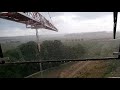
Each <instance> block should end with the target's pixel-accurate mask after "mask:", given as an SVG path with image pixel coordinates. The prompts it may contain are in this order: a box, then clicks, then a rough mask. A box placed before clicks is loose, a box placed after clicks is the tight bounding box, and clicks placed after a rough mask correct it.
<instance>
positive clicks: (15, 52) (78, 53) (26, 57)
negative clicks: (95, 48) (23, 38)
mask: <svg viewBox="0 0 120 90" xmlns="http://www.w3.org/2000/svg"><path fill="white" fill-rule="evenodd" d="M40 47H41V49H40V52H38V46H37V43H36V42H34V41H30V42H27V43H24V44H21V45H19V46H17V48H15V49H12V50H8V51H6V52H5V53H4V56H6V57H9V58H10V60H11V62H14V61H33V60H34V61H36V60H51V59H52V60H59V59H75V58H81V57H83V56H84V54H85V48H84V47H83V46H82V45H81V44H78V45H75V46H72V47H71V46H65V45H63V43H62V42H61V41H59V40H54V41H47V40H46V41H43V43H42V44H41V46H40ZM60 64H62V63H58V62H56V63H43V64H42V67H43V70H44V69H48V68H50V67H55V66H58V65H60ZM39 70H40V67H39V64H21V65H2V66H0V77H4V78H5V77H25V76H27V75H30V74H32V73H35V72H37V71H39Z"/></svg>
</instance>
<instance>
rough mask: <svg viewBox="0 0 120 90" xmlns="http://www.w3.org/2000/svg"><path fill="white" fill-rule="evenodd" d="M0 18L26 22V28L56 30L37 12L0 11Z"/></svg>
mask: <svg viewBox="0 0 120 90" xmlns="http://www.w3.org/2000/svg"><path fill="white" fill-rule="evenodd" d="M0 18H3V19H7V20H11V21H15V22H19V23H23V24H26V27H27V28H31V29H39V28H44V29H48V30H53V31H58V29H57V28H56V27H55V26H54V25H52V24H51V23H50V22H49V21H48V20H47V19H46V18H45V17H43V16H42V15H41V14H40V13H39V12H0Z"/></svg>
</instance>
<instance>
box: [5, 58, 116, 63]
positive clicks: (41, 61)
mask: <svg viewBox="0 0 120 90" xmlns="http://www.w3.org/2000/svg"><path fill="white" fill-rule="evenodd" d="M114 59H118V58H116V57H104V58H84V59H61V60H40V61H20V62H5V63H4V64H27V63H50V62H69V61H97V60H98V61H102V60H114Z"/></svg>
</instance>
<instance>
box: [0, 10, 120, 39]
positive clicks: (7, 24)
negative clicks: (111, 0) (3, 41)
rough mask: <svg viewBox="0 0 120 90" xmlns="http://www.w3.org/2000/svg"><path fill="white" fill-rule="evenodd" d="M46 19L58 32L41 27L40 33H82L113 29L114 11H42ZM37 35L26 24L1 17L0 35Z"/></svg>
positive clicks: (119, 25) (119, 19)
mask: <svg viewBox="0 0 120 90" xmlns="http://www.w3.org/2000/svg"><path fill="white" fill-rule="evenodd" d="M40 13H41V14H42V15H43V16H44V17H45V18H46V19H48V20H49V21H50V22H52V24H53V25H54V26H55V27H56V28H58V32H55V31H51V30H46V29H39V35H41V34H42V35H50V34H62V33H81V32H96V31H113V13H112V12H49V14H50V16H51V19H52V21H51V19H50V17H49V15H48V12H40ZM119 29H120V17H119V14H118V27H117V31H118V30H119ZM23 35H35V30H34V29H27V28H26V26H25V25H24V24H21V23H17V22H13V21H8V20H5V19H0V37H3V36H23Z"/></svg>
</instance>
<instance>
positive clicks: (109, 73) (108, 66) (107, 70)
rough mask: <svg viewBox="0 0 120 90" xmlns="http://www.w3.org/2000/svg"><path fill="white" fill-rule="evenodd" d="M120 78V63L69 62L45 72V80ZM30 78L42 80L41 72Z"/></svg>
mask: <svg viewBox="0 0 120 90" xmlns="http://www.w3.org/2000/svg"><path fill="white" fill-rule="evenodd" d="M107 77H120V61H112V60H111V61H87V62H84V61H81V62H69V63H66V64H63V65H60V66H58V67H54V68H51V69H48V70H45V71H43V78H107ZM29 78H41V74H40V72H38V73H37V74H35V75H32V76H30V77H29Z"/></svg>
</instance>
